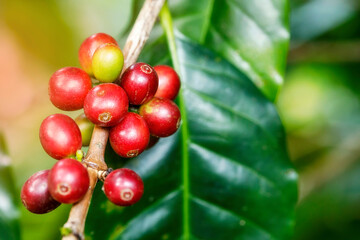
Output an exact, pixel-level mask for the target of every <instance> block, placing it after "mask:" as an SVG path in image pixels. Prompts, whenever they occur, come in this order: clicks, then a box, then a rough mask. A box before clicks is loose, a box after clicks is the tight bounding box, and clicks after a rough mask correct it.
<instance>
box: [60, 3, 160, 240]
mask: <svg viewBox="0 0 360 240" xmlns="http://www.w3.org/2000/svg"><path fill="white" fill-rule="evenodd" d="M164 2H165V0H146V1H145V3H144V5H143V6H142V8H141V10H140V13H139V15H138V17H137V19H136V21H135V24H134V26H133V28H132V30H131V32H130V34H129V36H128V38H127V41H126V43H125V47H124V49H123V52H124V59H125V61H124V67H123V71H124V70H125V69H126V68H127V67H128V66H130V65H132V64H133V63H135V62H136V60H137V58H138V57H139V55H140V52H141V50H142V49H143V47H144V45H145V43H146V41H147V39H148V38H149V35H150V32H151V29H152V28H153V25H154V23H155V20H156V18H157V16H158V14H159V12H160V10H161V8H162V6H163V5H164ZM120 77H121V74H120V76H119V78H118V80H117V83H118V81H119V79H120ZM108 136H109V130H108V129H106V128H101V127H98V126H95V128H94V131H93V134H92V138H91V142H90V146H89V150H88V152H87V154H86V157H85V159H84V161H83V163H84V164H85V165H86V166H87V170H88V173H89V178H90V186H89V189H88V191H87V192H86V194H85V196H84V198H83V199H82V200H81V201H79V202H78V203H76V204H74V205H73V207H72V208H71V211H70V214H69V218H68V221H67V222H66V223H65V225H64V227H63V229H66V230H69V231H65V232H67V233H69V234H68V235H66V236H63V238H62V239H63V240H78V239H84V229H85V220H86V215H87V212H88V209H89V206H90V201H91V197H92V194H93V192H94V188H95V185H96V183H97V181H98V176H99V175H100V176H101V175H102V174H98V172H102V171H107V170H108V168H107V165H106V163H105V159H104V153H105V147H106V143H107V140H108Z"/></svg>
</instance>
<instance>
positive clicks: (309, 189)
mask: <svg viewBox="0 0 360 240" xmlns="http://www.w3.org/2000/svg"><path fill="white" fill-rule="evenodd" d="M132 4H133V1H128V0H116V1H115V0H107V1H95V0H88V1H85V0H78V1H70V0H61V1H60V0H48V1H40V0H34V1H25V0H22V1H20V0H2V1H1V2H0V36H1V37H0V52H1V54H0V73H1V74H0V97H1V101H0V131H1V132H2V133H3V135H4V138H5V140H6V144H7V149H8V152H9V155H10V158H11V160H12V165H13V173H14V179H15V180H14V181H15V185H16V188H17V192H19V190H20V188H21V186H22V184H23V183H24V182H25V180H26V179H27V178H28V177H29V176H30V175H32V174H33V173H34V172H36V171H39V170H41V169H46V168H50V167H51V166H52V165H53V164H54V160H52V159H51V158H50V157H49V156H47V154H46V153H45V152H44V151H43V149H42V147H41V145H40V142H39V140H38V130H39V126H40V124H41V121H42V120H43V119H44V118H45V117H46V116H48V115H50V114H53V113H56V112H61V111H59V110H58V109H56V108H55V107H54V106H53V105H52V104H51V103H50V101H49V100H48V94H47V82H48V80H49V78H50V76H51V74H52V73H53V72H54V71H56V70H57V69H59V68H61V67H65V66H79V63H78V60H77V50H78V48H79V46H80V44H81V42H82V41H83V39H85V38H86V37H87V36H89V35H91V34H93V33H96V32H105V33H108V34H110V35H113V36H115V37H116V38H117V39H122V38H123V36H122V32H123V31H124V30H125V28H126V27H127V25H128V23H129V22H130V19H131V17H132V14H131V9H132ZM290 5H291V15H290V18H291V36H292V40H291V45H290V51H289V57H288V67H287V73H286V78H285V85H284V87H283V89H282V92H281V94H280V96H279V98H278V102H277V106H278V109H279V112H280V115H281V117H282V119H283V122H284V125H285V128H286V130H287V135H288V148H289V152H290V156H291V159H292V160H293V162H294V164H295V166H296V168H297V170H298V172H299V174H300V185H299V186H300V188H299V193H300V199H299V202H298V206H297V225H296V233H295V239H358V238H359V236H360V161H359V160H360V148H359V145H360V124H359V123H360V1H358V0H291V2H290ZM78 113H79V112H72V113H71V114H69V115H71V116H72V117H75V116H76V115H78ZM17 194H18V193H17ZM19 202H20V201H19ZM19 204H20V203H19ZM20 209H21V212H20V213H19V214H20V215H21V218H20V219H21V226H20V227H21V235H22V237H23V239H54V238H56V237H57V236H58V227H59V226H61V225H62V224H63V223H64V222H65V221H66V218H67V215H68V211H69V209H70V207H69V206H65V205H63V206H61V207H60V208H59V209H58V210H57V211H54V212H52V213H50V214H46V215H40V216H39V215H34V214H31V213H28V212H27V211H26V210H25V209H24V208H23V207H21V208H20ZM15 215H16V214H15Z"/></svg>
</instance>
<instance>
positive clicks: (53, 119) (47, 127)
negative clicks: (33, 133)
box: [39, 114, 81, 159]
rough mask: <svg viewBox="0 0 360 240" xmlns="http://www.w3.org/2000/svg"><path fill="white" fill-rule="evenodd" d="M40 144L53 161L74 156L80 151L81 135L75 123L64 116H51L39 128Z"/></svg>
mask: <svg viewBox="0 0 360 240" xmlns="http://www.w3.org/2000/svg"><path fill="white" fill-rule="evenodd" d="M39 136H40V142H41V145H42V146H43V148H44V150H45V152H47V154H49V155H50V156H51V157H53V158H55V159H62V158H66V157H71V156H75V154H76V151H77V150H78V149H81V133H80V130H79V127H78V126H77V125H76V123H75V121H74V120H73V119H72V118H70V117H69V116H66V115H64V114H53V115H50V116H48V117H47V118H45V119H44V121H43V122H42V123H41V126H40V134H39Z"/></svg>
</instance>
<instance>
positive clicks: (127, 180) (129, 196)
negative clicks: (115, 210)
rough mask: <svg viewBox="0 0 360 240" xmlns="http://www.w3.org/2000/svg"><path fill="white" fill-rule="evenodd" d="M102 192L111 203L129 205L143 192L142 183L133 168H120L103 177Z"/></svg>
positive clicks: (138, 198)
mask: <svg viewBox="0 0 360 240" xmlns="http://www.w3.org/2000/svg"><path fill="white" fill-rule="evenodd" d="M104 192H105V195H106V196H107V198H108V199H109V200H110V201H111V202H112V203H114V204H116V205H118V206H130V205H132V204H134V203H136V202H137V201H139V200H140V198H141V196H142V195H143V193H144V183H143V181H142V180H141V178H140V176H139V175H137V174H136V172H134V171H133V170H131V169H128V168H120V169H116V170H114V171H112V172H111V173H110V174H109V175H108V176H107V177H106V178H105V181H104Z"/></svg>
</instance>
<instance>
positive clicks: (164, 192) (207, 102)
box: [86, 38, 297, 240]
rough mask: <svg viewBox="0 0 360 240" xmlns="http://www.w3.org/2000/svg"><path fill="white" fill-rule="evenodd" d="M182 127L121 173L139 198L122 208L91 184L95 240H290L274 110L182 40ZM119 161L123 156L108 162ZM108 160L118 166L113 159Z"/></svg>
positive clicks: (292, 178)
mask: <svg viewBox="0 0 360 240" xmlns="http://www.w3.org/2000/svg"><path fill="white" fill-rule="evenodd" d="M177 49H178V55H179V60H180V67H181V71H180V76H181V80H182V90H181V92H180V103H179V104H180V108H181V111H182V127H181V129H180V130H179V131H178V132H177V134H175V135H174V136H172V137H169V138H164V139H161V140H160V141H159V143H158V144H157V145H155V146H154V147H153V148H151V149H150V150H148V151H145V152H144V153H143V154H141V155H140V156H139V157H137V158H136V159H133V160H130V161H129V162H128V163H126V164H125V167H129V168H132V169H133V170H135V171H136V172H137V173H138V174H139V175H140V176H141V177H142V178H143V180H144V184H145V192H144V196H143V198H142V200H140V202H139V203H137V204H136V205H134V206H132V207H128V208H119V207H116V206H114V205H112V204H111V203H110V202H109V201H107V200H106V198H105V196H104V194H103V193H102V192H101V190H100V189H101V184H99V185H100V186H98V187H97V190H96V193H95V195H94V199H93V202H92V205H91V208H90V212H89V215H88V220H87V225H86V228H87V234H88V235H91V237H92V238H93V239H108V238H110V239H252V240H253V239H261V240H263V239H289V238H290V237H291V234H292V230H293V225H294V222H293V220H294V219H293V215H294V205H295V202H296V199H297V186H296V180H297V174H296V173H295V172H294V170H293V168H292V166H291V164H290V161H289V159H288V156H287V153H286V148H285V135H284V131H283V128H282V125H281V122H280V119H279V117H278V115H277V112H276V109H275V107H274V105H273V104H272V103H271V102H270V101H268V100H267V99H266V98H265V97H264V96H263V95H262V94H261V92H260V91H259V90H258V89H257V88H256V87H255V86H254V85H253V83H252V82H251V81H250V80H249V78H247V77H246V76H245V75H244V74H243V73H241V72H239V70H237V68H235V67H234V66H232V65H231V64H230V63H229V62H227V61H226V60H224V59H221V58H220V57H218V56H217V55H216V54H214V53H213V52H211V51H209V50H207V49H205V48H204V47H201V46H200V45H197V44H194V43H192V42H190V41H189V40H186V39H184V38H182V39H178V42H177ZM113 160H116V161H119V159H113ZM107 162H108V164H109V165H110V166H114V165H113V164H114V161H113V162H112V160H111V159H109V157H108V158H107Z"/></svg>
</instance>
